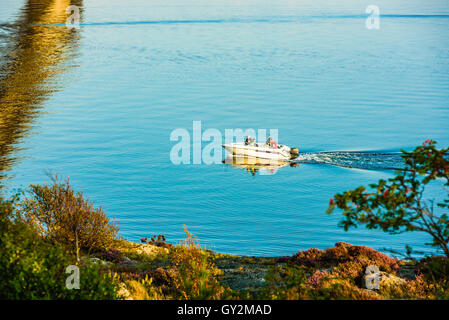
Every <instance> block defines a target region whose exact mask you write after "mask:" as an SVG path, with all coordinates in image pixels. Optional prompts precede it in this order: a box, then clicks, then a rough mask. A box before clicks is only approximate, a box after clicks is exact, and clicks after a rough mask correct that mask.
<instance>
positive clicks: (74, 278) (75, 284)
mask: <svg viewBox="0 0 449 320" xmlns="http://www.w3.org/2000/svg"><path fill="white" fill-rule="evenodd" d="M65 273H68V274H70V275H69V276H68V277H67V279H66V280H65V286H66V288H67V289H69V290H73V289H79V288H80V268H79V267H78V266H75V265H69V266H68V267H67V268H66V269H65Z"/></svg>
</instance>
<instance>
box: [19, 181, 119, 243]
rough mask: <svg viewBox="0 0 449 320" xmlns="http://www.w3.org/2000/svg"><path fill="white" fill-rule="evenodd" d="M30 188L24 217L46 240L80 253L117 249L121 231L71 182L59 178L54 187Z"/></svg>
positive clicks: (23, 205) (23, 208)
mask: <svg viewBox="0 0 449 320" xmlns="http://www.w3.org/2000/svg"><path fill="white" fill-rule="evenodd" d="M30 187H31V190H30V191H29V192H28V193H27V194H26V195H27V198H26V199H25V200H24V201H22V204H21V205H22V208H21V209H22V213H23V215H24V217H25V218H26V219H27V220H28V221H29V222H32V223H34V224H36V226H37V228H38V230H39V232H40V233H41V234H42V235H43V236H45V238H46V239H48V240H50V241H53V242H56V243H60V244H62V245H65V246H67V247H69V248H73V249H75V250H76V251H77V252H78V249H81V250H85V251H87V252H90V251H91V250H105V249H109V248H110V247H111V246H112V245H113V242H114V240H115V238H116V236H117V232H118V227H117V226H116V225H114V224H113V223H111V222H110V220H109V218H108V217H107V216H106V214H105V213H104V211H103V210H102V209H101V207H100V208H94V206H93V203H92V202H90V201H89V199H87V198H84V196H83V194H82V193H81V192H77V193H75V191H74V190H73V189H72V187H71V186H70V183H69V180H68V179H67V180H66V182H63V183H62V182H58V180H57V177H56V176H55V178H54V180H53V183H52V184H51V185H48V184H46V185H31V186H30Z"/></svg>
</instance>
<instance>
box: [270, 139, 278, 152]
mask: <svg viewBox="0 0 449 320" xmlns="http://www.w3.org/2000/svg"><path fill="white" fill-rule="evenodd" d="M267 145H268V146H270V147H271V148H275V149H277V148H278V144H277V143H276V141H274V140H273V139H272V138H271V137H269V138H268V140H267Z"/></svg>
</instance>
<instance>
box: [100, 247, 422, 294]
mask: <svg viewBox="0 0 449 320" xmlns="http://www.w3.org/2000/svg"><path fill="white" fill-rule="evenodd" d="M173 248H175V247H174V246H171V245H169V244H161V245H154V244H148V243H137V242H133V241H129V240H126V239H121V240H119V242H118V245H117V246H116V248H114V250H118V251H120V252H121V253H122V254H123V260H122V261H115V262H112V261H105V260H96V263H99V264H102V265H104V266H105V268H106V269H107V270H110V271H116V272H118V273H119V274H120V279H121V289H120V294H122V295H123V297H124V299H151V298H152V297H150V296H146V295H143V296H141V295H139V293H138V292H142V290H139V289H136V286H137V287H139V281H141V280H142V277H147V278H148V277H151V281H152V283H154V284H157V285H158V286H163V285H164V284H163V283H164V279H165V278H166V277H167V273H169V272H170V270H171V269H172V268H173V264H172V262H171V260H170V254H171V253H170V251H171V250H173ZM204 251H205V252H207V254H208V259H210V260H211V261H213V264H214V268H216V269H217V272H216V274H214V278H216V279H217V280H218V281H219V282H220V284H222V285H224V286H226V287H229V289H230V290H232V291H233V292H234V293H236V294H237V293H238V294H240V295H242V294H243V298H245V297H246V298H254V297H256V298H259V297H260V295H261V294H264V292H265V291H266V290H267V288H268V287H270V286H271V287H272V286H273V285H274V282H273V281H272V280H270V277H271V275H272V274H273V270H277V271H276V272H280V273H282V272H283V271H287V272H288V269H289V268H290V267H292V268H293V267H294V268H300V269H304V270H305V273H304V275H305V278H304V279H303V280H304V284H305V285H306V286H310V290H317V291H318V292H319V291H320V290H324V291H325V292H326V294H327V295H330V297H328V298H330V299H339V298H345V297H344V296H342V297H339V295H341V294H342V292H341V290H340V289H336V288H340V287H343V288H346V289H350V290H351V291H352V293H351V295H350V297H346V298H351V299H375V300H379V299H390V298H392V297H391V296H389V295H388V294H390V293H391V290H392V289H391V288H392V287H396V289H397V290H399V291H400V292H401V293H399V291H398V292H397V294H399V295H400V294H402V295H403V296H402V297H401V298H404V299H407V296H406V292H403V291H404V290H405V289H406V288H407V286H410V285H415V282H420V283H421V282H422V280H421V278H420V275H419V274H417V265H418V264H417V263H411V262H407V261H406V260H401V259H395V258H391V257H389V256H387V255H385V254H384V253H381V252H379V251H376V250H374V249H372V248H369V247H365V246H354V245H351V244H348V243H345V242H337V243H336V244H335V246H334V247H330V248H328V249H325V250H319V249H316V248H310V249H308V250H304V251H298V252H297V253H294V254H292V255H291V256H273V257H257V256H239V255H231V254H222V253H217V252H214V251H211V250H204ZM97 259H98V258H97ZM372 266H375V267H378V269H379V270H378V273H376V275H375V276H376V277H377V279H378V283H379V286H378V287H369V284H368V285H367V283H368V282H367V281H368V280H367V275H366V270H367V267H372ZM129 273H132V274H133V277H127V275H128V274H129ZM123 275H124V276H123ZM326 278H327V279H330V284H331V285H330V287H327V286H326V285H325V286H324V288H321V286H322V285H323V282H325V281H327V280H325V279H326ZM279 279H280V282H278V283H277V284H276V285H278V286H279V288H284V287H288V286H289V285H290V284H289V281H290V280H289V279H288V276H287V277H286V278H284V277H283V276H281V277H280V278H279ZM279 279H278V280H279ZM165 280H166V279H165ZM136 281H137V282H136ZM275 282H276V281H275ZM332 288H334V289H335V290H336V291H335V292H333V290H334V289H332ZM165 289H167V288H165ZM282 290H283V289H282ZM344 291H345V290H343V292H344ZM393 291H394V290H393ZM386 292H389V293H388V294H387V293H386ZM319 296H320V294H319V293H318V297H319ZM265 298H267V297H265ZM282 298H287V299H288V298H289V297H282ZM292 298H300V299H301V297H300V296H299V297H292ZM303 298H304V299H308V298H310V297H307V295H306V296H304V297H303ZM394 298H397V297H394ZM269 299H276V297H271V298H269Z"/></svg>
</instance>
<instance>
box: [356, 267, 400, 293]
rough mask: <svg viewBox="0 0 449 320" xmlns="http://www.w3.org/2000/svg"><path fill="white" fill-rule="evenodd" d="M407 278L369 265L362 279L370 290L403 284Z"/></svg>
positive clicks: (363, 283)
mask: <svg viewBox="0 0 449 320" xmlns="http://www.w3.org/2000/svg"><path fill="white" fill-rule="evenodd" d="M405 283H407V281H406V280H404V279H402V278H400V277H398V276H395V275H394V274H391V273H387V272H384V271H380V270H379V268H378V267H377V266H375V265H371V266H368V267H367V268H366V270H365V275H364V276H363V279H362V286H363V287H364V288H366V289H369V290H379V289H380V288H383V287H388V286H392V285H403V284H405Z"/></svg>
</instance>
